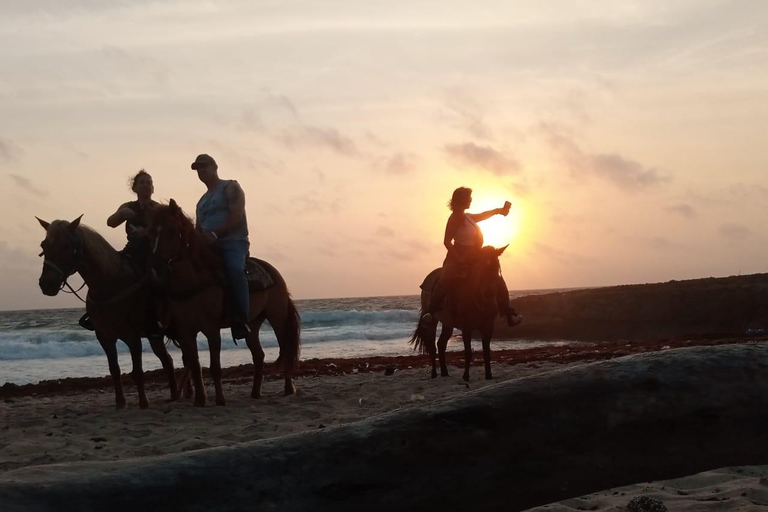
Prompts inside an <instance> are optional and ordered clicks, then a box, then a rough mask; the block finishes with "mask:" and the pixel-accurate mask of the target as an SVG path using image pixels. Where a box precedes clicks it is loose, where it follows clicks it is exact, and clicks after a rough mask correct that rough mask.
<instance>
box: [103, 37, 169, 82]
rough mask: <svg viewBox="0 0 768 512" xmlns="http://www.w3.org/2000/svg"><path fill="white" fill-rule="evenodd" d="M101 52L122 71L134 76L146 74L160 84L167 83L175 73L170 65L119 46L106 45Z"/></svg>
mask: <svg viewBox="0 0 768 512" xmlns="http://www.w3.org/2000/svg"><path fill="white" fill-rule="evenodd" d="M101 54H102V55H103V56H104V57H105V58H106V60H107V61H108V62H109V63H110V64H111V65H113V66H114V67H115V69H117V70H119V71H120V73H124V74H127V75H130V76H132V77H136V76H138V75H141V74H145V75H147V76H149V77H150V78H151V79H152V80H154V82H155V83H157V84H159V85H166V84H167V83H168V80H169V78H170V77H171V75H172V74H173V73H172V71H171V68H170V67H169V66H167V65H165V64H163V63H161V62H159V61H157V60H155V59H153V58H150V57H144V56H137V55H135V54H133V53H130V52H128V51H126V50H124V49H123V48H120V47H118V46H112V45H107V46H104V47H102V48H101Z"/></svg>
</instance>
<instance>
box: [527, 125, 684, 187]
mask: <svg viewBox="0 0 768 512" xmlns="http://www.w3.org/2000/svg"><path fill="white" fill-rule="evenodd" d="M539 130H540V131H541V133H543V135H544V137H545V138H546V140H547V142H548V143H549V145H550V147H552V148H553V149H554V150H555V151H556V152H557V153H558V155H559V157H560V159H561V160H562V161H563V163H564V164H565V165H566V166H567V167H568V169H569V170H570V171H571V173H573V174H574V175H575V176H577V177H581V176H582V175H585V174H591V175H593V176H596V177H598V178H600V179H603V180H605V181H608V182H610V183H612V184H614V185H616V186H617V187H618V188H620V189H622V190H625V191H627V192H637V191H642V190H648V189H650V188H653V187H656V186H658V185H662V184H664V183H667V182H669V181H671V177H670V176H668V175H666V174H662V173H661V172H659V171H658V170H656V169H653V168H647V167H645V166H644V165H642V164H641V163H639V162H636V161H635V160H632V159H630V158H627V157H624V156H622V155H620V154H618V153H586V152H584V151H582V149H581V148H580V147H579V146H578V144H576V142H575V141H574V140H573V138H572V137H571V136H570V134H569V133H567V130H565V129H564V128H562V127H556V126H553V125H550V124H546V123H542V124H541V125H540V126H539Z"/></svg>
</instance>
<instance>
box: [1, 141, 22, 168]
mask: <svg viewBox="0 0 768 512" xmlns="http://www.w3.org/2000/svg"><path fill="white" fill-rule="evenodd" d="M23 154H24V150H22V149H21V148H20V147H19V146H17V145H16V144H15V143H14V142H13V141H12V140H9V139H6V138H3V137H0V161H5V162H15V161H17V160H18V159H19V158H21V155H23Z"/></svg>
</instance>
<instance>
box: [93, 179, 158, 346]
mask: <svg viewBox="0 0 768 512" xmlns="http://www.w3.org/2000/svg"><path fill="white" fill-rule="evenodd" d="M130 184H131V191H132V192H133V193H135V194H136V201H128V202H127V203H123V204H121V205H120V206H119V207H118V208H117V211H116V212H115V213H113V214H112V215H110V216H109V218H107V226H109V227H111V228H116V227H118V226H120V225H121V224H122V223H125V234H126V236H127V237H128V243H127V244H125V247H124V248H123V250H122V251H120V252H121V253H122V254H123V255H124V256H126V257H128V259H130V260H131V262H132V263H133V264H134V265H135V266H136V268H137V269H138V270H139V271H140V272H141V273H142V274H144V275H146V273H147V272H148V271H149V256H150V253H151V252H152V247H151V246H150V243H149V237H147V232H146V229H147V226H148V225H149V213H150V212H151V211H152V209H153V208H154V207H155V206H157V205H158V203H157V202H156V201H154V200H152V194H154V193H155V186H154V184H153V183H152V176H150V174H149V173H148V172H147V171H145V170H144V169H141V170H140V171H139V172H138V173H136V175H135V176H134V177H132V178H131V179H130ZM79 323H80V326H81V327H84V328H86V329H88V330H91V331H92V330H93V324H92V322H91V319H90V318H89V317H88V315H87V314H85V315H83V316H82V317H81V318H80V322H79ZM143 330H144V331H145V332H144V334H145V335H146V337H147V338H162V337H163V333H162V330H161V329H160V325H159V324H158V321H157V312H156V311H155V305H154V304H153V303H152V301H150V302H149V303H148V304H147V320H146V325H145V326H144V329H143Z"/></svg>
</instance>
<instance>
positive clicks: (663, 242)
mask: <svg viewBox="0 0 768 512" xmlns="http://www.w3.org/2000/svg"><path fill="white" fill-rule="evenodd" d="M648 243H649V244H650V246H651V247H653V248H654V249H657V250H659V251H671V250H675V249H680V248H682V247H683V246H682V245H680V244H678V243H675V242H673V241H671V240H669V239H668V238H665V237H663V236H656V237H653V238H651V239H650V240H649V241H648Z"/></svg>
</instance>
